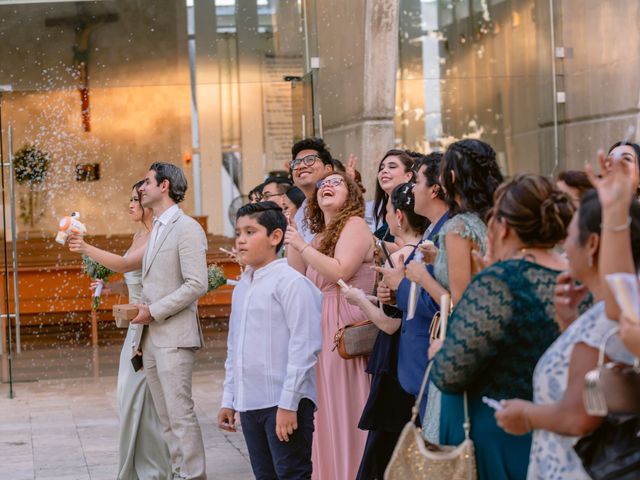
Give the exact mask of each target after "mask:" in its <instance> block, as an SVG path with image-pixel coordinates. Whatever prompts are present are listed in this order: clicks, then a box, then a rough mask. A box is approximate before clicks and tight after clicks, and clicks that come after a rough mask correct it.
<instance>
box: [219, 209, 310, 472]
mask: <svg viewBox="0 0 640 480" xmlns="http://www.w3.org/2000/svg"><path fill="white" fill-rule="evenodd" d="M286 228H287V220H286V218H285V216H284V214H283V212H282V209H281V208H280V207H279V206H278V205H276V204H275V203H273V202H258V203H253V204H248V205H244V206H243V207H241V208H240V209H239V210H238V213H237V216H236V250H237V252H238V260H239V261H240V262H241V263H242V264H244V265H246V266H247V269H246V271H245V272H244V274H243V275H242V278H241V279H240V282H239V283H238V285H236V287H235V289H234V291H233V297H232V301H231V317H230V319H229V335H228V339H227V360H226V362H225V371H226V374H225V380H224V394H223V397H222V408H221V409H220V412H219V413H218V426H219V427H220V428H222V429H224V430H227V431H230V432H235V431H236V429H235V420H234V416H235V412H240V422H241V424H242V432H243V434H244V437H245V440H246V442H247V448H248V450H249V457H250V460H251V467H252V469H253V473H254V475H255V476H256V478H257V479H276V478H277V479H294V478H295V479H301V478H311V471H312V465H311V443H312V439H313V417H314V410H315V402H316V373H315V368H316V362H317V358H318V353H319V352H320V348H321V343H322V338H321V335H322V334H321V329H320V319H321V315H322V294H321V293H320V291H319V290H318V289H317V288H316V287H315V285H313V284H312V283H311V281H309V280H308V279H307V278H306V277H304V276H303V275H301V274H300V273H298V272H297V271H296V270H294V269H293V268H291V267H290V266H289V265H288V263H287V260H286V259H278V250H279V249H280V248H282V244H283V242H284V232H285V231H286Z"/></svg>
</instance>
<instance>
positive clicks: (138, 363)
mask: <svg viewBox="0 0 640 480" xmlns="http://www.w3.org/2000/svg"><path fill="white" fill-rule="evenodd" d="M131 365H133V370H134V371H135V372H137V371H138V370H142V354H141V353H138V352H136V353H135V354H134V355H133V357H131Z"/></svg>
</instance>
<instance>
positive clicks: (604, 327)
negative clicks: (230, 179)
mask: <svg viewBox="0 0 640 480" xmlns="http://www.w3.org/2000/svg"><path fill="white" fill-rule="evenodd" d="M587 160H589V159H587ZM357 161H358V160H357V159H356V158H355V157H353V156H350V157H349V158H348V160H347V161H346V162H345V164H343V163H342V162H340V161H339V160H337V159H335V158H334V157H333V156H332V154H331V152H330V150H329V147H328V146H327V144H326V143H325V142H324V141H323V140H322V139H318V138H308V139H304V140H301V141H299V142H297V143H296V144H295V145H293V147H292V152H291V160H290V161H289V164H288V167H289V172H288V174H289V177H288V178H285V177H268V178H267V179H266V180H265V181H264V182H263V183H261V184H260V185H258V186H256V187H255V188H254V189H252V190H251V192H250V194H249V199H250V202H251V203H248V204H247V205H245V206H243V207H242V208H240V210H239V211H238V214H237V219H236V247H235V248H236V252H235V253H236V255H237V256H236V259H237V261H238V262H240V263H241V264H242V265H243V266H244V267H245V268H244V272H243V273H242V276H241V278H240V279H239V283H238V285H237V286H236V287H235V290H234V293H233V300H232V313H231V318H230V323H229V335H228V342H227V346H228V352H227V361H226V363H225V370H226V378H225V383H224V395H223V402H222V406H221V407H222V408H221V409H220V412H219V415H218V424H219V427H220V428H223V429H225V430H227V431H229V432H233V431H235V430H236V426H237V420H238V416H237V415H236V414H239V420H240V424H241V425H242V431H243V435H244V437H245V439H246V444H247V447H248V451H249V456H250V460H251V465H252V468H253V472H254V474H255V476H256V478H258V479H275V478H282V479H285V478H287V479H289V478H313V479H317V480H352V479H359V480H368V479H372V480H373V479H382V478H409V479H412V478H425V479H427V480H432V479H433V480H438V479H447V480H450V479H452V478H459V477H456V476H447V474H446V473H443V472H444V470H446V469H441V470H438V469H437V468H436V467H434V466H433V465H432V464H428V463H425V462H428V460H425V455H424V454H421V453H420V452H421V451H422V450H426V449H428V450H430V451H436V450H437V449H435V447H434V445H440V446H452V447H456V446H459V445H473V447H472V448H470V449H469V448H467V447H465V448H466V449H465V450H464V452H465V453H463V454H460V455H459V456H458V457H456V455H458V453H456V452H459V451H461V450H452V453H450V454H448V455H449V456H448V457H447V460H446V461H447V462H453V461H458V462H459V463H458V464H457V465H458V467H459V466H460V465H462V467H460V468H463V470H462V471H463V472H466V473H464V477H460V478H479V479H481V480H519V479H523V480H524V479H531V480H534V479H535V480H538V479H540V480H542V479H544V480H555V479H557V480H567V479H569V480H572V479H589V478H605V477H604V476H598V475H601V474H600V473H598V472H602V471H604V470H606V471H607V472H608V474H611V475H618V476H610V477H606V478H625V479H626V478H636V477H635V476H634V475H637V473H638V472H639V471H640V456H637V455H636V456H633V455H627V456H621V457H620V458H617V461H616V462H614V463H611V462H609V460H608V459H611V458H612V456H615V454H616V452H618V451H620V449H622V448H623V447H622V446H621V445H622V444H624V445H625V446H627V447H628V446H629V445H632V446H635V447H637V448H640V440H638V438H637V435H636V436H634V435H635V433H636V432H637V431H639V430H640V420H639V417H638V414H640V412H639V411H635V410H634V411H624V412H621V411H620V409H619V408H618V407H617V406H616V405H617V403H616V402H614V403H616V404H615V405H614V404H613V403H611V404H610V402H609V400H608V398H607V395H606V394H604V393H603V392H602V385H599V384H598V385H595V386H593V385H591V384H589V379H590V378H592V376H591V374H592V373H593V371H594V369H598V368H600V366H601V363H603V362H604V361H607V362H616V364H617V367H616V368H617V369H618V371H624V372H627V374H628V375H631V374H632V373H629V372H636V371H635V370H633V368H631V366H632V365H633V364H634V362H637V358H638V356H639V355H640V320H639V318H640V301H638V300H635V299H638V298H640V289H639V287H638V278H637V272H638V268H639V267H640V204H639V203H638V199H637V193H638V187H639V186H640V174H639V171H640V147H639V146H638V145H636V144H634V143H629V142H628V141H626V142H616V143H615V144H613V145H612V146H611V148H610V149H609V150H608V153H606V154H605V153H601V154H599V156H598V166H599V168H598V169H597V171H596V168H595V167H591V166H590V164H588V165H587V166H585V170H584V171H579V170H572V171H565V172H561V173H560V174H558V175H557V177H555V178H549V177H546V176H542V175H536V174H531V173H522V172H510V173H512V175H511V176H510V177H508V178H505V174H506V173H507V172H502V171H501V169H500V166H499V164H498V161H497V155H496V152H495V151H494V149H493V148H492V147H491V145H489V144H488V143H486V142H484V141H481V140H478V139H462V140H458V141H455V142H453V143H451V144H450V145H449V146H448V147H447V148H446V149H445V150H444V151H443V152H430V153H428V154H427V153H426V152H425V153H424V154H421V153H418V152H413V151H406V150H401V149H392V150H389V151H387V152H386V153H385V154H384V155H383V156H382V158H380V159H366V161H367V162H376V163H377V165H378V168H377V178H376V181H375V184H374V185H363V183H362V177H361V175H360V173H359V172H358V170H357ZM160 180H161V179H158V182H159V183H158V185H159V186H160V188H162V187H161V185H163V182H162V181H160ZM148 184H149V180H147V183H146V184H145V185H148ZM145 188H146V189H148V190H151V191H153V189H150V188H149V187H148V186H146V187H143V189H142V190H143V192H144V191H145ZM167 188H169V186H167ZM365 188H371V189H372V190H374V192H375V193H374V195H373V197H374V200H373V202H372V203H370V204H369V205H367V203H366V202H365V199H364V195H363V194H364V192H365ZM169 191H170V188H169ZM134 192H137V190H135V191H134ZM134 195H135V193H134ZM134 203H135V202H133V200H132V205H133V206H132V211H135V212H136V213H135V215H133V214H132V216H133V217H134V219H135V220H140V221H142V224H143V225H144V226H145V227H146V230H145V231H142V233H141V234H139V235H138V236H136V237H135V238H134V243H133V245H132V247H131V249H130V251H129V253H128V254H127V255H128V257H129V260H126V259H125V260H123V259H121V258H120V257H118V258H115V256H113V257H109V256H105V254H104V253H101V252H99V251H97V249H94V248H93V247H91V246H89V245H86V244H84V242H80V241H78V240H76V241H75V242H73V243H72V248H73V249H74V250H75V251H78V252H81V253H85V254H88V255H91V256H93V257H95V258H97V259H98V260H99V261H103V262H104V263H108V264H109V265H111V266H112V267H113V268H114V269H119V270H124V271H127V270H131V269H132V268H133V266H136V267H137V268H140V266H141V263H144V265H145V268H146V263H147V261H150V260H147V259H145V261H144V262H142V259H143V257H144V258H146V257H145V255H147V254H146V253H145V247H144V245H145V244H146V241H147V233H146V232H148V231H149V228H150V224H149V220H148V219H149V215H150V214H147V213H145V212H146V210H145V209H143V208H142V206H145V205H152V202H150V201H147V202H144V201H143V202H142V203H141V204H140V205H138V206H136V205H137V204H135V205H134ZM167 205H169V204H167ZM138 217H139V218H138ZM365 218H366V220H365ZM154 225H155V224H154ZM155 228H156V227H154V229H155ZM165 228H166V227H165ZM154 232H155V230H153V231H152V232H151V234H150V236H151V237H152V238H155V236H154ZM283 256H284V258H283ZM132 259H135V260H132ZM621 275H622V276H621ZM127 278H128V283H131V284H132V283H133V280H132V279H133V277H132V276H131V275H129V276H128V277H127ZM613 278H615V279H618V280H619V281H617V283H612V281H613V280H612V279H613ZM620 279H622V280H620ZM625 282H626V283H625ZM142 283H143V284H144V278H143V280H142ZM625 288H626V290H625ZM130 291H131V287H130ZM625 298H626V299H627V300H626V301H623V300H621V299H625ZM629 298H630V299H631V300H628V299H629ZM619 301H620V302H621V303H618V302H619ZM634 302H636V303H634ZM152 311H153V307H152ZM437 312H442V315H441V316H440V317H438V315H437ZM448 312H450V315H448V316H447V313H448ZM166 321H170V319H168V320H165V322H166ZM152 325H153V323H152ZM364 332H368V333H364ZM354 339H355V340H354ZM607 339H610V341H607V342H605V340H607ZM350 342H354V343H350ZM350 345H355V346H356V347H357V348H358V349H359V350H358V352H357V353H355V354H352V355H351V354H347V353H345V352H346V349H347V347H349V346H350ZM125 346H126V348H129V349H130V348H131V347H130V345H129V343H127V344H126V345H125ZM123 351H124V350H123ZM127 351H128V350H127ZM123 362H124V360H123ZM145 366H146V365H145ZM636 374H637V372H636ZM121 375H122V382H123V385H125V383H124V382H130V383H131V385H133V381H132V380H130V378H132V377H130V373H126V375H125V373H122V374H121ZM585 384H587V385H591V388H592V390H593V391H591V392H589V391H588V390H589V389H588V388H585ZM637 384H638V383H636V385H637ZM127 385H128V383H127ZM140 385H143V384H142V383H140ZM598 386H599V387H600V390H598V388H597V387H598ZM123 388H124V387H123ZM127 388H133V386H131V387H127ZM137 388H146V387H144V386H141V387H137ZM594 392H595V393H597V394H599V396H597V398H596V399H597V400H598V402H596V403H595V405H596V406H598V407H599V409H598V408H595V407H594V401H593V395H594ZM605 393H606V392H605ZM636 393H637V397H634V398H640V392H636ZM590 394H591V395H590ZM620 395H627V393H621V394H620ZM155 397H156V395H154V399H155ZM133 401H134V402H137V403H136V404H138V405H141V406H142V405H144V406H148V407H149V408H150V407H152V404H151V402H150V401H149V399H147V400H146V403H145V401H144V400H143V399H142V397H140V398H138V397H136V400H133ZM627 403H633V402H627ZM122 405H125V404H124V403H123V404H122ZM122 408H123V409H124V408H125V407H124V406H122ZM149 412H150V413H149V415H151V416H152V414H153V413H154V412H153V410H152V409H150V410H149ZM159 413H161V415H160V421H164V416H163V415H162V413H163V412H162V411H161V412H159ZM607 414H609V415H608V416H607ZM150 418H151V417H150ZM153 421H154V422H155V423H158V419H157V417H153ZM155 423H154V425H155ZM163 426H164V429H165V431H166V430H171V428H170V427H171V426H169V427H167V425H166V424H163ZM149 428H151V427H149ZM407 428H419V429H421V432H422V433H421V435H414V436H412V437H411V438H410V439H409V440H408V441H409V444H412V445H414V448H408V447H407V445H408V444H407V438H408V437H406V435H405V433H406V432H407V431H409V430H407ZM156 429H157V426H156ZM149 431H151V430H149ZM124 432H125V433H123V436H124V437H123V440H122V442H121V468H122V469H123V471H125V470H126V469H132V468H133V467H131V466H128V465H130V463H131V461H130V460H129V457H131V456H132V455H133V454H132V453H131V451H132V449H133V450H135V453H136V458H137V455H138V452H144V446H143V445H138V443H135V439H136V438H137V437H139V436H141V435H148V434H147V433H143V430H141V429H140V430H139V432H138V433H135V432H131V431H129V430H124ZM145 432H146V430H145ZM165 433H166V432H165ZM127 438H129V441H128V442H127V441H126V439H127ZM612 439H613V440H612ZM411 442H413V443H411ZM634 442H635V443H634ZM416 443H422V445H421V446H419V447H418V446H416ZM167 445H168V447H169V448H168V450H167ZM618 447H619V448H618ZM174 448H175V447H174V444H173V443H172V439H171V437H167V443H166V444H162V445H159V446H158V449H159V450H158V452H160V453H161V452H165V453H164V455H160V454H159V453H158V452H156V453H155V454H154V455H155V458H156V460H157V461H158V462H160V461H161V460H164V461H166V460H167V458H166V457H167V455H168V452H171V455H173V449H174ZM616 448H618V450H616ZM629 448H631V447H629ZM127 452H129V453H127ZM143 455H144V453H143ZM434 455H435V454H434ZM191 460H192V461H193V459H191ZM403 462H405V463H406V464H410V463H412V462H413V464H419V465H422V467H419V468H418V467H416V468H417V470H412V472H413V473H411V474H408V473H406V472H408V471H409V470H402V471H403V472H404V473H403V474H399V473H398V472H399V471H400V470H398V469H400V468H409V467H407V466H406V465H405V467H400V465H401V464H402V463H403ZM607 462H609V463H607ZM171 463H172V465H173V467H172V469H173V474H174V475H176V467H175V459H174V458H173V456H172V457H171ZM183 463H184V462H183ZM194 464H195V463H194ZM141 465H142V464H141ZM158 465H160V463H158ZM198 465H199V464H198ZM426 465H431V466H428V467H427V466H426ZM186 466H187V464H186V463H184V467H183V468H185V470H184V471H185V472H186V471H188V470H186ZM458 467H457V468H458ZM140 468H141V469H148V468H151V467H148V466H141V467H140ZM158 468H160V467H158ZM162 468H164V470H166V467H162ZM421 469H422V470H421ZM603 469H604V470H603ZM423 470H424V471H428V472H431V473H428V474H427V473H419V472H420V471H423ZM198 472H199V470H198ZM612 472H613V473H612ZM625 472H627V473H628V475H630V476H623V475H625ZM629 472H631V473H629ZM633 472H635V473H633ZM177 473H178V475H182V476H180V477H177V478H204V477H202V476H197V475H195V476H185V475H184V473H180V471H178V472H177ZM163 475H165V474H164V473H163ZM476 475H477V476H476ZM594 475H595V476H594ZM119 478H120V477H119ZM122 478H125V477H124V476H123V477H122ZM126 478H128V477H126ZM140 478H142V477H140ZM162 478H164V477H162ZM174 478H175V477H174Z"/></svg>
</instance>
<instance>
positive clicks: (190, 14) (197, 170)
mask: <svg viewBox="0 0 640 480" xmlns="http://www.w3.org/2000/svg"><path fill="white" fill-rule="evenodd" d="M193 2H194V0H186V6H187V39H188V40H187V44H188V49H189V75H190V77H191V150H192V159H191V162H192V163H191V170H192V172H193V196H194V209H195V214H196V216H200V215H202V180H201V165H200V121H199V119H198V102H197V99H196V15H195V7H194V5H193Z"/></svg>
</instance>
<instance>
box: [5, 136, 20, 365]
mask: <svg viewBox="0 0 640 480" xmlns="http://www.w3.org/2000/svg"><path fill="white" fill-rule="evenodd" d="M7 140H8V141H7V150H8V151H9V152H8V153H9V205H10V206H11V247H12V250H13V303H14V305H13V314H14V315H15V318H16V353H21V352H22V347H21V341H20V302H19V300H20V296H19V295H18V238H17V237H18V223H17V222H16V195H15V189H14V188H15V187H14V172H13V129H12V128H11V127H9V135H8V137H7Z"/></svg>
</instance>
